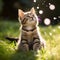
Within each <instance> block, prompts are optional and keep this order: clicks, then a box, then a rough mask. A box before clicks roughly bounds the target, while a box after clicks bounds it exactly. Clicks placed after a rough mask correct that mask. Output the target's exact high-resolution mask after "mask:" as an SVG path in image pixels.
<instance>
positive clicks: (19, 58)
mask: <svg viewBox="0 0 60 60" xmlns="http://www.w3.org/2000/svg"><path fill="white" fill-rule="evenodd" d="M11 60H37V57H36V56H35V54H34V52H33V51H29V52H22V51H20V52H16V53H15V54H13V55H12V57H11Z"/></svg>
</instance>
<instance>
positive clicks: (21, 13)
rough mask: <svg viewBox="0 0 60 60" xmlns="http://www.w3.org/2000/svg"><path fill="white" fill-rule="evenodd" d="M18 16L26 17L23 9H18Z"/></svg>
mask: <svg viewBox="0 0 60 60" xmlns="http://www.w3.org/2000/svg"><path fill="white" fill-rule="evenodd" d="M18 16H19V17H20V18H21V19H23V17H24V12H23V11H22V10H21V9H18Z"/></svg>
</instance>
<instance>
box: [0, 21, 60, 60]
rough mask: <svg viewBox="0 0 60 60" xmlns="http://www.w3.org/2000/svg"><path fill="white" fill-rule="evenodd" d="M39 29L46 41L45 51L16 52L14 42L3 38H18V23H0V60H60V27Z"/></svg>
mask: <svg viewBox="0 0 60 60" xmlns="http://www.w3.org/2000/svg"><path fill="white" fill-rule="evenodd" d="M39 27H40V31H41V35H42V36H43V38H44V39H45V41H46V49H42V50H40V51H38V54H35V53H34V52H33V51H29V52H17V51H16V50H15V47H16V46H15V45H14V42H10V41H8V40H6V39H5V36H10V37H18V36H19V33H20V32H19V22H16V21H7V20H1V21H0V60H60V26H59V25H56V26H48V27H42V26H39Z"/></svg>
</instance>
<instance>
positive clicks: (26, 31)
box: [18, 8, 45, 51]
mask: <svg viewBox="0 0 60 60" xmlns="http://www.w3.org/2000/svg"><path fill="white" fill-rule="evenodd" d="M18 16H19V21H20V23H21V34H20V36H19V41H18V49H19V50H20V49H21V50H24V51H29V50H35V51H36V50H38V49H41V47H42V46H43V47H44V45H45V43H44V41H43V39H42V37H41V36H40V34H39V33H40V32H39V29H38V18H37V15H36V13H35V9H34V8H32V9H31V10H30V11H28V12H23V11H22V10H20V9H19V10H18Z"/></svg>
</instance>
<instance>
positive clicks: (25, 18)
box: [18, 7, 38, 25]
mask: <svg viewBox="0 0 60 60" xmlns="http://www.w3.org/2000/svg"><path fill="white" fill-rule="evenodd" d="M18 17H19V21H21V24H22V25H29V24H30V25H31V24H32V25H34V24H35V25H37V24H38V18H37V15H36V12H35V9H34V7H33V8H32V9H31V10H30V11H28V12H24V11H23V10H21V9H18Z"/></svg>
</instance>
